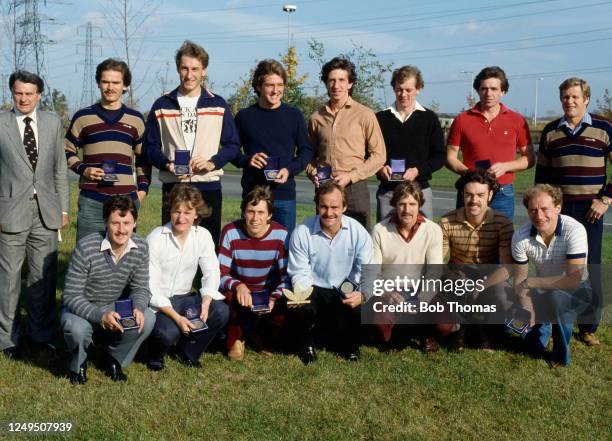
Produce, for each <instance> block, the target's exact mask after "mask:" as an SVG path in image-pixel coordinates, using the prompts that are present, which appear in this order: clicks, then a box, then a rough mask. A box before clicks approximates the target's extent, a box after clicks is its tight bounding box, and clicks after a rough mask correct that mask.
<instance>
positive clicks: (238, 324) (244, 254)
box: [219, 186, 289, 361]
mask: <svg viewBox="0 0 612 441" xmlns="http://www.w3.org/2000/svg"><path fill="white" fill-rule="evenodd" d="M240 208H241V210H242V219H239V220H236V221H234V222H230V223H229V224H227V225H226V226H225V227H223V231H222V232H221V240H220V244H219V266H220V268H221V289H222V290H223V291H225V298H226V300H227V302H228V304H229V305H230V321H229V326H228V333H227V334H228V335H227V348H228V357H229V358H230V360H234V361H240V360H242V359H243V358H244V348H245V340H249V343H251V344H253V346H254V349H256V350H257V351H260V352H264V353H266V352H267V351H265V349H266V348H267V347H269V345H271V344H272V343H273V337H274V336H276V335H278V333H279V331H280V328H281V326H282V323H283V321H284V315H283V312H282V309H281V307H280V306H281V305H278V306H277V303H279V302H278V301H279V299H280V298H281V296H282V289H283V288H288V287H289V278H288V276H287V248H286V243H287V240H288V237H287V229H286V228H285V227H283V226H282V225H281V224H279V223H277V222H275V221H273V220H272V213H273V211H274V201H273V198H272V193H271V191H270V189H269V187H262V186H256V187H255V188H254V189H253V190H251V191H250V192H249V193H248V194H247V196H246V197H245V198H244V199H243V200H242V203H241V206H240ZM264 292H265V294H263V293H264ZM262 295H263V296H264V297H265V295H269V303H268V305H267V306H268V308H267V309H268V310H267V311H265V312H268V314H262V315H259V314H255V313H253V311H252V308H253V306H254V304H255V303H256V301H255V300H256V299H255V296H257V297H259V298H261V297H260V296H262ZM264 309H265V308H264ZM264 328H267V329H268V330H269V331H270V332H268V333H265V338H262V337H264V334H262V332H263V330H264ZM266 340H267V341H266ZM266 345H268V346H266Z"/></svg>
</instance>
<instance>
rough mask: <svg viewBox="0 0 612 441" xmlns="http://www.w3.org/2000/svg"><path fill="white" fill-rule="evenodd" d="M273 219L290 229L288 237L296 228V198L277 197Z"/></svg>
mask: <svg viewBox="0 0 612 441" xmlns="http://www.w3.org/2000/svg"><path fill="white" fill-rule="evenodd" d="M272 220H274V221H276V222H278V223H279V224H281V225H282V226H283V227H285V228H287V230H289V234H288V235H287V237H291V232H292V231H293V229H294V228H295V199H277V200H275V201H274V213H273V214H272Z"/></svg>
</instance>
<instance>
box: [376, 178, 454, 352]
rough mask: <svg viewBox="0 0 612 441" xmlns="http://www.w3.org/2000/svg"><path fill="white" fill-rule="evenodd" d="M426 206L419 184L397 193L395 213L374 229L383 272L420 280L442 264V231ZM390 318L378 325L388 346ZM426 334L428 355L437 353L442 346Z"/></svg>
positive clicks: (399, 187)
mask: <svg viewBox="0 0 612 441" xmlns="http://www.w3.org/2000/svg"><path fill="white" fill-rule="evenodd" d="M424 204H425V198H424V196H423V191H422V190H421V186H420V185H419V184H418V183H416V182H408V181H405V182H402V183H400V184H399V185H397V186H396V187H395V189H394V190H393V195H392V196H391V206H392V207H393V208H394V209H395V211H394V212H393V213H392V214H391V216H390V217H387V218H385V219H383V220H382V222H379V223H377V224H376V225H374V229H373V230H372V241H373V244H374V263H376V264H379V265H382V269H383V273H384V272H386V271H388V272H389V273H391V275H398V274H397V272H398V271H405V272H406V275H409V276H411V277H413V278H416V279H418V278H420V277H421V276H422V275H424V273H425V269H426V268H428V267H429V268H430V267H431V265H442V263H443V259H442V229H441V228H440V227H439V226H438V224H436V223H435V222H433V221H431V220H429V219H427V218H425V216H424V215H423V214H422V212H421V209H422V207H423V206H424ZM394 265H407V266H401V267H400V266H394ZM399 268H401V270H400V269H399ZM391 301H393V302H403V301H404V298H403V297H402V296H401V295H399V294H397V293H394V295H392V296H391ZM389 319H390V321H391V322H390V323H379V324H378V326H377V327H378V329H379V331H380V333H381V335H382V339H383V342H384V343H389V342H390V341H391V333H392V330H393V324H394V323H395V322H394V319H392V316H391V317H389ZM423 331H424V334H423V349H424V350H425V352H435V351H437V350H438V343H437V341H436V339H435V337H433V332H432V331H433V330H432V329H431V327H429V326H428V327H427V329H426V330H425V329H423Z"/></svg>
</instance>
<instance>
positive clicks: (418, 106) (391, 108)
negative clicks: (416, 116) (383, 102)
mask: <svg viewBox="0 0 612 441" xmlns="http://www.w3.org/2000/svg"><path fill="white" fill-rule="evenodd" d="M385 110H389V111H391V113H392V114H393V115H394V116H395V117H396V118H397V119H399V120H400V122H406V121H407V120H408V118H410V117H411V116H412V114H413V113H414V112H416V111H417V110H418V111H419V112H425V107H423V106H422V105H421V103H419V102H418V101H417V102H416V104H415V105H414V110H413V111H412V112H410V113H409V114H408V115H406V118H402V115H401V114H400V112H399V110H397V101H396V102H394V103H393V105H392V106H389V107H387V108H386V109H385Z"/></svg>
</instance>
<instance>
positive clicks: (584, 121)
mask: <svg viewBox="0 0 612 441" xmlns="http://www.w3.org/2000/svg"><path fill="white" fill-rule="evenodd" d="M583 124H586V125H587V126H592V125H593V118H591V114H590V113H589V112H586V113H585V114H584V116H583V117H582V119H581V120H580V122H579V123H578V124H576V128H574V129H572V128H571V127H570V125H569V122H568V121H567V119H566V118H565V115H563V116H562V117H561V119H560V120H559V125H558V126H557V128H561V127H563V126H565V127H567V128H568V129H569V131H570V132H571V133H572V135H575V134H576V133H577V132H578V130H580V129H581V128H582V125H583Z"/></svg>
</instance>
